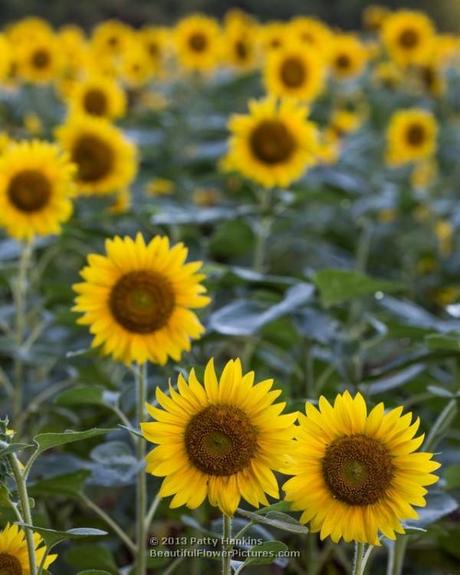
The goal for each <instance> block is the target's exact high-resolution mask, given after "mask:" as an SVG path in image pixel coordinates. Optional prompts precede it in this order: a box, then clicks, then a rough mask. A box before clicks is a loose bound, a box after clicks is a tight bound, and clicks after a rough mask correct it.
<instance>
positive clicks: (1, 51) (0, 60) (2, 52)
mask: <svg viewBox="0 0 460 575" xmlns="http://www.w3.org/2000/svg"><path fill="white" fill-rule="evenodd" d="M12 62H13V60H12V50H11V45H10V43H9V41H8V39H7V37H6V36H5V35H4V34H0V80H1V81H3V80H5V79H6V78H7V77H8V74H9V73H10V70H11V64H12Z"/></svg>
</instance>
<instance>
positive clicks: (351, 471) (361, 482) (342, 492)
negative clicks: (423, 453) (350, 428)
mask: <svg viewBox="0 0 460 575" xmlns="http://www.w3.org/2000/svg"><path fill="white" fill-rule="evenodd" d="M322 472H323V477H324V480H325V482H326V484H327V486H328V487H329V489H330V491H331V492H332V495H333V496H334V497H335V498H337V499H338V500H340V501H343V502H345V503H348V504H349V505H372V504H373V503H376V502H377V501H379V500H380V499H381V498H382V497H383V496H384V495H385V492H386V490H387V488H388V487H389V486H390V484H391V480H392V478H393V474H394V468H393V463H392V458H391V455H390V452H389V451H388V449H387V448H386V447H385V445H383V443H381V442H380V441H378V440H376V439H373V438H372V437H368V436H366V435H362V434H356V435H350V436H346V437H340V438H338V439H336V440H334V441H333V442H332V443H331V444H330V445H329V446H328V448H327V449H326V453H325V455H324V457H323V460H322Z"/></svg>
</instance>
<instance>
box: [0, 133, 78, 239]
mask: <svg viewBox="0 0 460 575" xmlns="http://www.w3.org/2000/svg"><path fill="white" fill-rule="evenodd" d="M0 174H1V176H0V214H1V215H0V223H1V225H3V226H4V227H5V228H6V230H7V232H8V233H9V234H10V235H11V236H13V237H15V238H18V239H26V238H31V237H33V236H36V235H48V234H54V233H58V232H59V231H60V228H61V225H62V223H63V222H65V221H66V220H68V218H69V217H70V216H71V214H72V196H73V195H74V193H75V184H74V175H75V166H74V165H72V164H71V163H70V161H69V158H68V156H67V154H65V153H64V152H63V151H62V150H61V149H60V148H59V147H58V146H56V145H53V144H49V143H48V142H41V141H38V140H37V141H31V142H21V143H11V144H9V146H8V147H7V148H6V149H5V151H4V153H3V154H2V156H1V157H0Z"/></svg>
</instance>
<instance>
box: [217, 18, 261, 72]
mask: <svg viewBox="0 0 460 575" xmlns="http://www.w3.org/2000/svg"><path fill="white" fill-rule="evenodd" d="M231 22H233V21H231ZM224 38H225V39H224V44H225V47H226V53H225V56H226V60H227V62H228V63H229V64H230V65H231V66H233V67H234V68H236V69H237V70H242V71H248V70H252V69H253V68H255V66H256V65H257V57H258V48H259V42H258V40H259V39H258V29H257V27H256V26H255V25H254V24H253V23H251V22H247V23H239V22H238V21H237V22H234V23H230V24H228V25H227V26H226V27H225V37H224Z"/></svg>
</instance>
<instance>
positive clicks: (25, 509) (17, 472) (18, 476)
mask: <svg viewBox="0 0 460 575" xmlns="http://www.w3.org/2000/svg"><path fill="white" fill-rule="evenodd" d="M9 461H10V465H11V469H12V471H13V475H14V480H15V482H16V488H17V490H18V496H19V502H20V505H21V513H22V517H23V519H24V523H26V524H27V525H33V523H32V513H31V511H30V504H29V495H28V493H27V486H26V482H25V479H24V476H23V474H22V472H21V465H20V463H19V460H18V458H17V457H16V455H15V454H14V453H12V454H10V456H9ZM24 530H25V534H26V542H27V551H28V555H29V571H30V575H37V563H36V558H35V544H34V532H33V529H31V528H30V527H24Z"/></svg>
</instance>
